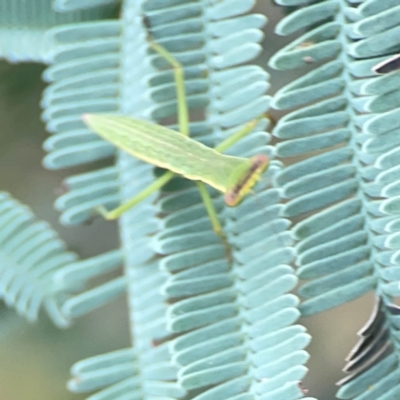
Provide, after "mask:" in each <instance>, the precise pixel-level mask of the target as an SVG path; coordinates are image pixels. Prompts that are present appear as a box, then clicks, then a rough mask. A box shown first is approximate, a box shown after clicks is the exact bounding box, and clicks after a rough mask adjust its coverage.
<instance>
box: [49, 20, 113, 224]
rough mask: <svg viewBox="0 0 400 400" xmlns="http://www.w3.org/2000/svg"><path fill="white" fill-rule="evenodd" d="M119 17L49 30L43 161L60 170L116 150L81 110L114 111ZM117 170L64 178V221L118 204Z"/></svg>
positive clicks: (61, 203) (79, 220) (61, 201)
mask: <svg viewBox="0 0 400 400" xmlns="http://www.w3.org/2000/svg"><path fill="white" fill-rule="evenodd" d="M120 35H121V22H120V21H119V20H108V21H96V22H89V23H85V24H77V25H66V26H64V27H60V28H55V29H53V30H51V31H50V32H49V33H48V36H49V37H51V40H52V41H53V42H54V43H56V44H57V46H56V47H55V50H54V52H53V54H52V66H51V67H50V68H48V69H47V70H46V72H45V74H44V77H45V79H46V80H47V81H48V82H52V84H51V85H50V86H49V87H48V88H47V89H46V91H45V93H44V96H43V100H42V105H43V107H44V108H45V112H44V113H43V118H44V119H45V121H46V122H47V129H48V130H49V131H50V132H52V133H53V136H52V137H50V138H49V139H48V140H47V141H46V142H45V149H46V150H48V151H49V152H50V154H48V155H47V157H46V158H45V159H44V165H45V166H46V167H47V168H50V169H60V168H66V167H71V166H75V165H81V164H84V163H90V162H93V161H97V160H101V159H104V158H108V157H110V156H111V155H113V154H115V148H114V147H113V146H112V145H111V144H109V143H107V142H105V141H104V140H102V139H100V138H99V137H98V136H97V135H95V134H94V133H93V132H91V131H90V130H89V129H88V128H86V126H84V124H83V122H82V121H81V115H82V113H84V112H108V113H112V112H114V113H116V112H119V110H120V105H119V91H120V87H119V85H120V82H119V79H120V46H121V43H120V41H121V37H120ZM116 177H117V170H116V169H115V168H104V169H101V170H96V171H93V172H89V173H85V174H81V175H78V176H75V177H71V178H69V179H67V181H66V183H65V184H66V186H67V189H69V191H68V192H67V193H66V194H65V195H63V196H61V197H60V198H59V199H58V201H57V203H56V208H57V209H58V210H60V211H63V214H62V216H61V222H62V223H64V224H77V223H82V222H84V221H86V220H88V219H89V218H91V217H92V216H93V214H92V211H93V209H94V207H96V206H98V205H101V204H102V205H106V206H108V207H113V206H116V205H117V204H118V200H119V196H118V186H117V183H116Z"/></svg>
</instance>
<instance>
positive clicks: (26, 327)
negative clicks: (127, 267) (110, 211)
mask: <svg viewBox="0 0 400 400" xmlns="http://www.w3.org/2000/svg"><path fill="white" fill-rule="evenodd" d="M257 11H258V12H262V13H265V14H266V15H268V18H269V23H268V25H267V27H266V39H265V41H264V48H265V52H264V53H263V55H262V56H261V57H260V58H259V62H260V63H261V64H262V65H263V66H265V65H266V62H267V59H268V57H270V55H272V54H273V53H274V52H275V51H276V50H277V49H279V48H280V47H282V46H283V45H284V44H285V43H287V42H288V41H290V40H291V39H292V38H284V39H283V38H279V37H276V36H272V35H273V28H274V25H275V24H276V21H278V20H279V19H280V18H281V17H282V14H281V9H280V8H279V7H276V6H274V5H272V3H270V2H260V4H259V5H258V6H257ZM42 71H43V66H40V65H36V64H20V65H11V64H8V63H6V62H4V61H0V127H1V128H0V190H4V191H8V192H10V193H11V194H12V195H13V196H14V197H16V198H17V199H19V200H20V201H21V202H23V203H26V204H27V205H29V206H30V207H31V208H32V209H33V211H34V212H35V213H36V215H37V216H38V217H39V218H41V219H44V220H46V221H48V222H49V223H50V224H52V226H53V227H54V228H55V229H56V230H57V231H58V232H59V233H60V235H61V237H62V238H63V239H64V240H65V241H66V242H67V243H68V245H69V248H70V249H71V250H73V251H76V252H77V253H78V254H79V255H80V256H81V257H82V258H85V257H89V256H93V255H96V254H99V253H101V252H104V251H105V250H107V249H112V248H115V247H116V246H117V244H118V233H117V229H116V224H115V223H112V222H104V221H100V220H97V221H95V222H94V223H93V224H92V225H84V226H80V227H70V228H67V227H63V226H61V225H60V224H59V223H58V212H57V211H55V210H54V208H53V202H54V201H55V199H56V197H57V195H56V193H57V191H58V190H59V188H60V187H61V183H62V180H63V179H64V177H66V176H68V175H71V174H74V173H77V172H80V171H84V170H83V169H74V170H72V169H70V170H68V171H61V172H60V171H48V170H45V169H44V168H43V167H42V165H41V160H42V158H43V156H44V151H43V150H42V147H41V146H42V143H43V140H44V139H45V138H46V137H47V133H46V132H45V127H44V125H43V123H42V122H41V120H40V114H41V110H40V106H39V102H40V98H41V92H42V90H43V88H44V87H45V86H44V84H43V83H42V82H41V73H42ZM269 72H271V82H272V86H271V90H270V94H273V93H274V92H275V91H276V90H277V89H278V88H279V87H280V86H282V85H283V84H285V83H286V82H288V81H289V80H290V79H293V77H294V76H296V75H299V74H301V73H304V71H300V72H299V71H295V72H292V71H289V72H276V71H271V70H269ZM295 74H296V75H295ZM277 116H279V115H278V114H277ZM372 302H373V297H372V295H370V296H366V297H364V298H361V299H358V300H357V301H354V302H352V303H350V304H347V305H345V306H342V307H339V308H337V309H334V310H331V311H328V312H325V313H324V314H322V315H318V316H315V317H312V318H305V319H304V320H302V321H301V323H304V324H305V325H306V326H307V328H308V329H309V332H310V333H311V335H312V336H313V338H314V339H313V341H312V343H311V345H310V346H309V348H308V350H309V352H310V353H311V359H310V362H309V363H308V365H307V366H308V367H309V368H310V373H309V375H308V376H307V379H306V380H305V382H304V386H305V387H306V388H307V389H309V395H310V396H313V397H316V398H319V399H320V400H333V399H334V398H335V395H334V394H335V392H336V387H335V382H336V381H337V380H338V379H340V378H341V377H342V376H343V374H342V373H341V368H342V367H343V365H344V357H345V356H346V355H347V353H348V352H349V351H350V349H351V348H352V346H353V345H354V344H355V343H356V341H357V337H356V332H357V331H358V330H359V329H360V328H361V327H362V325H363V324H364V323H365V322H366V320H367V319H368V316H369V314H370V312H371V309H372ZM0 318H1V324H0V399H1V400H39V399H40V400H55V399H57V400H67V399H76V400H80V399H84V398H86V397H87V395H82V396H80V395H75V394H71V393H69V392H68V391H67V390H66V387H65V385H66V382H67V380H68V379H69V368H70V367H71V365H72V364H73V363H75V362H76V361H79V360H81V359H84V358H86V357H90V356H94V355H97V354H102V353H105V352H108V351H112V350H116V349H120V348H122V347H126V346H129V329H128V318H127V308H126V304H125V299H124V298H119V299H118V300H116V301H114V302H113V303H112V304H110V305H108V306H106V307H103V308H102V309H100V310H98V311H95V312H93V313H91V314H89V315H88V316H85V317H83V318H81V319H80V320H78V321H77V322H76V323H75V324H74V326H73V327H71V328H70V329H68V330H65V331H61V330H58V329H56V328H55V327H53V326H52V324H51V323H50V322H49V321H48V320H47V318H46V316H45V315H42V318H41V320H40V322H39V323H37V324H34V325H31V324H28V323H27V322H26V321H25V320H23V319H22V318H19V317H18V316H16V315H15V314H14V312H13V310H8V309H7V308H6V307H5V306H4V305H1V304H0ZM216 400H219V399H216Z"/></svg>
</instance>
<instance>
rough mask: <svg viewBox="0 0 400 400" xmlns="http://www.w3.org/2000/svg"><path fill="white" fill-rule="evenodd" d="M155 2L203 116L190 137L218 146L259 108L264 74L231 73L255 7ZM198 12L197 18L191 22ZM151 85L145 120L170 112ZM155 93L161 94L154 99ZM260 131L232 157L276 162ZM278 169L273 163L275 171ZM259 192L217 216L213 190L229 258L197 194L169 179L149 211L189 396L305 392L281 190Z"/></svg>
mask: <svg viewBox="0 0 400 400" xmlns="http://www.w3.org/2000/svg"><path fill="white" fill-rule="evenodd" d="M154 3H156V2H154ZM152 4H153V2H152V1H148V2H147V3H145V7H144V10H145V15H146V17H147V21H148V25H149V26H150V32H151V34H152V35H153V36H156V38H157V41H158V42H159V43H160V44H162V45H164V46H165V47H166V48H167V49H168V50H169V51H171V52H172V53H173V54H174V56H175V57H176V58H178V59H179V60H180V61H181V62H182V63H183V65H184V66H185V71H187V73H186V76H187V80H186V85H187V90H188V94H189V106H191V107H193V108H196V109H198V108H200V109H204V112H205V118H204V119H203V120H201V121H199V122H197V123H193V124H192V125H191V128H192V134H194V135H195V136H196V137H197V138H198V139H199V140H203V141H206V142H207V143H210V144H215V143H217V142H218V141H219V140H221V139H222V138H225V137H226V136H227V135H229V134H231V133H232V131H234V130H235V129H237V128H238V127H239V126H240V125H242V124H244V123H246V122H247V121H250V120H251V119H253V118H256V117H257V116H259V115H260V114H261V113H263V112H265V111H266V110H267V108H268V102H269V98H268V97H266V96H265V95H264V93H265V91H266V89H267V88H268V82H267V79H268V76H267V75H266V73H265V72H264V71H263V70H262V69H261V68H259V67H256V66H239V65H240V64H242V63H243V62H246V61H248V60H250V59H252V58H254V56H255V55H256V54H257V53H258V52H259V49H260V47H259V45H258V42H259V40H260V39H261V33H260V31H259V28H260V27H261V26H262V24H263V22H264V21H263V20H264V18H263V17H262V16H260V15H254V14H250V15H241V14H242V13H244V12H246V11H248V10H249V9H250V7H251V5H252V2H246V1H244V2H243V1H242V2H230V1H224V2H219V3H215V4H212V5H211V4H209V3H208V2H195V1H193V2H186V3H185V5H184V6H181V7H176V8H175V7H168V6H165V7H163V8H160V9H158V10H157V12H156V11H154V10H153V9H152V7H151V5H152ZM178 10H179V11H180V12H182V15H183V10H185V13H186V15H188V16H189V15H190V18H188V16H186V15H185V18H183V17H178V15H179V14H176V18H175V20H174V19H173V15H174V14H175V13H177V12H178ZM189 13H190V14H189ZM197 15H199V16H201V19H200V18H199V20H197V19H196V18H194V16H197ZM178 18H179V23H177V22H176V19H178ZM173 20H174V21H175V22H174V23H172V21H173ZM196 21H198V22H197V23H196ZM190 26H191V27H192V29H191V30H190V34H188V33H186V31H185V29H186V30H187V29H189V27H190ZM193 27H194V28H193ZM161 34H162V36H161ZM157 35H158V36H157ZM159 58H160V57H159V56H156V59H155V61H156V62H158V61H159ZM204 70H207V71H208V74H207V75H205V74H204V73H202V71H204ZM152 86H153V87H152V88H151V89H150V90H149V93H150V96H151V97H152V99H153V101H154V103H155V105H154V106H153V107H152V108H151V109H150V110H151V112H152V113H151V117H152V118H155V119H160V118H163V117H167V116H170V115H171V114H172V115H175V109H176V103H175V94H174V91H175V87H174V83H173V81H172V74H171V73H170V74H169V79H168V81H166V80H163V81H160V82H157V81H154V83H153V85H152ZM161 90H162V92H161ZM160 93H163V96H162V97H161V96H156V95H158V94H160ZM266 126H267V125H266V121H262V122H261V123H260V125H259V126H258V127H257V128H256V129H255V132H254V133H253V135H251V136H250V137H248V138H247V139H246V140H244V141H242V142H240V144H238V145H237V146H235V148H233V149H231V154H235V155H241V156H250V155H254V154H256V153H264V154H267V155H269V156H270V157H271V158H273V150H272V148H271V147H270V146H269V145H268V142H269V140H270V136H269V135H268V134H267V133H265V132H264V129H265V128H266ZM279 167H280V165H279V164H278V163H276V164H275V163H274V162H272V163H271V167H270V173H271V175H273V174H274V173H275V172H276V171H277V169H279ZM265 186H266V184H265V183H264V184H261V185H259V188H258V190H257V194H256V196H255V197H253V198H251V199H247V200H246V201H245V202H244V203H243V204H242V205H241V206H239V207H237V208H235V209H227V208H225V207H224V205H223V203H222V199H221V198H220V197H219V195H217V194H216V193H214V201H215V203H216V205H217V208H218V209H219V210H220V216H221V218H222V219H223V221H224V229H225V232H226V233H227V234H228V242H229V243H230V245H231V246H232V248H233V252H232V259H230V257H227V249H226V246H225V245H224V243H223V242H222V241H221V240H220V238H218V236H217V235H215V233H214V232H213V230H212V227H211V224H210V222H209V220H208V217H207V215H206V212H205V210H204V206H203V205H202V203H201V199H200V196H199V195H198V193H197V189H196V188H195V187H194V186H192V185H187V184H183V183H182V184H181V185H179V184H178V183H176V186H174V187H169V188H166V189H165V190H164V191H163V192H164V195H163V198H162V200H160V201H159V202H158V203H157V204H158V206H159V210H160V211H161V215H163V217H162V218H161V219H160V230H159V232H158V233H157V234H156V235H155V236H154V237H153V239H152V248H153V249H154V250H155V251H156V252H157V253H158V254H162V255H163V256H164V257H163V259H162V260H161V262H160V268H161V269H162V270H163V271H166V273H167V276H166V278H167V279H166V281H165V283H164V284H163V285H162V294H163V295H164V296H165V297H166V300H167V301H168V302H169V303H171V305H170V306H168V308H167V320H166V322H167V331H170V332H172V333H173V334H174V336H176V338H175V339H173V340H172V341H170V352H171V357H172V361H173V363H174V365H176V366H178V367H179V369H178V383H179V385H180V386H181V387H182V388H184V389H185V391H187V393H188V394H187V396H189V397H190V398H193V399H198V400H200V399H201V400H206V399H207V400H208V399H210V400H211V399H216V398H226V399H236V398H238V399H239V398H243V399H245V398H246V399H247V398H248V399H252V398H257V396H262V398H265V399H267V398H271V399H272V398H273V399H285V400H286V399H297V398H300V397H302V396H303V394H302V392H301V389H300V388H299V386H298V381H299V380H301V379H302V378H303V376H304V375H305V372H306V369H305V367H303V366H302V365H301V364H303V363H304V362H305V361H306V360H307V358H308V355H307V353H306V352H305V351H304V350H303V349H304V347H305V346H306V345H307V344H308V341H309V336H308V335H307V334H306V333H305V332H304V328H302V327H300V326H296V325H292V324H293V323H294V322H295V321H296V319H297V318H298V311H297V309H296V305H297V299H296V298H295V297H294V296H292V295H289V294H288V292H289V291H290V290H291V289H292V288H293V287H294V286H295V285H296V282H297V280H296V278H295V276H294V273H293V271H292V269H291V268H290V267H289V266H288V265H287V263H290V261H291V260H292V258H293V250H292V249H291V247H290V245H291V239H290V235H289V233H288V232H287V231H286V230H287V227H288V225H289V224H288V221H286V220H284V219H282V218H279V211H280V209H281V206H279V204H277V203H278V202H279V200H280V196H279V191H277V190H275V189H269V190H268V189H265ZM257 210H258V211H257ZM239 327H241V328H239ZM243 329H244V330H245V331H246V335H243ZM163 340H165V339H163ZM265 377H268V381H264V380H263V378H265Z"/></svg>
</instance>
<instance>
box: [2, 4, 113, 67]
mask: <svg viewBox="0 0 400 400" xmlns="http://www.w3.org/2000/svg"><path fill="white" fill-rule="evenodd" d="M52 3H53V0H34V1H31V0H17V1H15V0H0V58H5V59H7V60H9V61H11V62H23V61H35V62H43V63H48V62H49V61H50V57H51V56H50V55H49V52H51V50H52V49H53V47H54V43H53V41H52V38H51V37H49V36H47V35H46V32H47V30H48V29H49V28H51V27H53V26H57V25H63V24H68V23H73V22H80V21H90V20H98V19H102V18H105V17H107V16H109V15H110V13H111V12H112V11H113V9H112V8H110V6H107V7H97V8H93V9H92V10H90V11H76V12H69V13H64V14H60V13H57V12H56V11H55V10H53V8H52ZM104 3H105V2H104V1H103V4H104ZM108 3H110V2H108Z"/></svg>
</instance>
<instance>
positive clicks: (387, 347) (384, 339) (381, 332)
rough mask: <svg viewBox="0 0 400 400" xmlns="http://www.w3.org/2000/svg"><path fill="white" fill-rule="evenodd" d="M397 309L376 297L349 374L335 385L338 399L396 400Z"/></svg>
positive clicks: (349, 359)
mask: <svg viewBox="0 0 400 400" xmlns="http://www.w3.org/2000/svg"><path fill="white" fill-rule="evenodd" d="M399 316H400V308H399V307H398V306H396V305H394V304H385V301H383V300H382V299H381V298H377V301H376V304H375V309H374V311H373V313H372V316H371V318H370V320H369V321H368V322H367V324H366V325H365V326H364V327H363V328H362V329H361V331H360V332H359V333H358V334H359V336H361V338H360V340H359V342H358V343H357V344H356V346H355V347H354V348H353V349H352V351H351V353H350V354H349V355H348V357H347V359H346V361H347V365H346V366H345V368H344V371H345V372H347V373H348V374H349V375H348V376H347V377H346V378H344V379H343V380H342V381H340V382H339V383H338V385H339V386H341V388H340V390H339V392H338V394H337V397H338V398H339V399H374V400H387V399H397V398H398V397H399V396H400V385H399V383H400V371H399V362H398V352H399V350H398V342H399V329H400V318H399Z"/></svg>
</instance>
